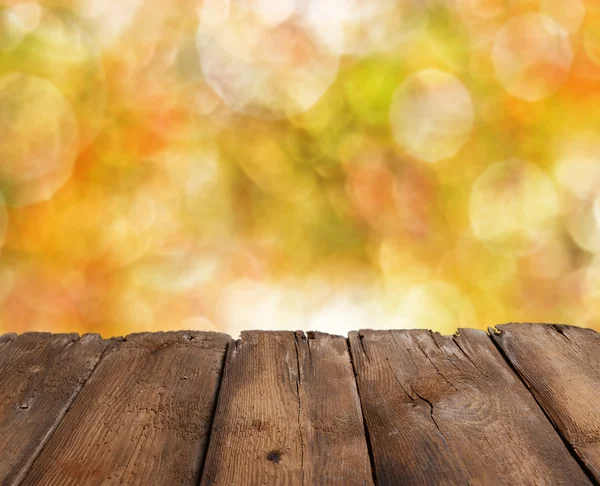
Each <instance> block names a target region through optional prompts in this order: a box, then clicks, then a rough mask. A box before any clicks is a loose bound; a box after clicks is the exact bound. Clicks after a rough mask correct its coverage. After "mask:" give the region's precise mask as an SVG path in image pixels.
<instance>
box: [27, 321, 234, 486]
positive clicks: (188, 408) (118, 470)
mask: <svg viewBox="0 0 600 486" xmlns="http://www.w3.org/2000/svg"><path fill="white" fill-rule="evenodd" d="M229 342H230V338H229V337H228V336H226V335H224V334H216V333H195V332H186V333H183V332H180V333H156V334H148V333H145V334H134V335H131V336H128V337H127V338H126V340H125V342H123V343H121V344H120V345H119V346H115V347H114V348H113V349H109V350H108V351H107V353H106V355H105V356H104V358H103V360H102V362H101V363H100V364H99V365H98V368H97V369H96V371H95V373H94V374H93V375H92V377H91V378H90V379H89V380H88V382H87V384H86V386H85V387H84V388H83V390H82V391H81V393H80V394H79V396H78V397H77V399H76V400H75V402H74V403H73V405H72V407H71V409H70V410H69V413H68V414H67V415H66V416H65V418H64V420H63V421H62V422H61V424H60V425H59V427H58V428H57V430H56V431H55V433H54V434H53V435H52V437H51V438H50V439H49V440H48V442H47V444H46V446H45V448H44V449H43V451H42V452H41V454H40V455H39V457H38V458H37V459H36V460H35V462H34V463H33V465H32V467H31V470H30V471H29V473H28V474H27V476H26V477H25V480H24V482H23V484H24V485H28V484H30V485H34V484H35V485H40V484H43V485H61V486H62V485H78V486H79V485H111V484H139V485H154V484H159V485H160V484H166V485H185V484H190V485H192V484H193V485H195V484H197V483H198V480H199V475H200V470H201V463H202V460H203V456H204V452H205V446H206V443H207V439H208V434H209V431H210V423H211V420H212V414H213V405H214V402H215V398H216V393H217V388H218V384H219V381H220V375H221V371H222V363H223V357H224V355H225V351H226V348H227V345H228V343H229Z"/></svg>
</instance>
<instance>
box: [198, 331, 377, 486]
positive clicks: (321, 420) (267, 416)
mask: <svg viewBox="0 0 600 486" xmlns="http://www.w3.org/2000/svg"><path fill="white" fill-rule="evenodd" d="M201 484H203V485H223V486H230V485H232V484H235V485H236V486H237V485H240V486H241V485H258V484H261V485H262V484H266V485H314V484H319V485H327V484H338V485H344V486H345V485H370V484H373V483H372V473H371V467H370V462H369V456H368V450H367V445H366V440H365V435H364V428H363V423H362V416H361V411H360V402H359V399H358V396H357V391H356V384H355V379H354V372H353V370H352V365H351V362H350V357H349V354H348V348H347V342H346V340H345V339H344V338H342V337H338V336H329V335H326V334H321V333H309V334H308V336H305V335H304V334H303V333H301V332H297V333H292V332H244V333H242V338H241V339H240V340H238V341H236V343H235V345H232V346H231V347H230V350H229V353H228V356H227V362H226V366H225V373H224V377H223V383H222V388H221V393H220V397H219V405H218V407H217V413H216V415H215V418H214V422H213V431H212V435H211V441H210V447H209V451H208V455H207V459H206V465H205V470H204V475H203V478H202V483H201Z"/></svg>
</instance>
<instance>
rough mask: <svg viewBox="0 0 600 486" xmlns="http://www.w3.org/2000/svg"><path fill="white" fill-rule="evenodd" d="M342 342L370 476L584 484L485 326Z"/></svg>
mask: <svg viewBox="0 0 600 486" xmlns="http://www.w3.org/2000/svg"><path fill="white" fill-rule="evenodd" d="M350 345H351V351H352V356H353V360H354V363H355V366H356V371H357V380H358V387H359V392H360V396H361V400H362V404H363V412H364V415H365V420H366V425H367V429H368V433H369V437H370V440H371V447H372V450H373V457H374V462H375V471H376V477H377V482H378V484H380V485H397V484H478V485H479V484H481V485H487V484H531V485H561V484H562V485H583V484H589V481H588V479H587V477H586V475H585V473H584V472H583V471H582V469H581V468H580V467H579V465H578V464H577V462H576V460H575V459H574V458H573V456H572V455H571V454H570V452H569V451H568V449H567V447H566V446H565V445H564V444H563V442H562V441H561V439H560V437H559V436H558V434H557V433H556V431H555V430H554V428H553V427H552V425H551V423H550V422H549V421H548V419H547V418H546V417H545V415H544V414H543V412H542V411H541V410H540V409H539V407H538V406H537V404H536V402H535V400H534V399H533V397H532V396H531V394H530V393H529V392H528V390H527V389H526V387H525V386H524V385H523V384H522V382H521V381H520V380H519V379H518V377H517V376H516V375H515V374H514V373H513V372H512V370H511V369H510V367H509V366H508V364H507V363H506V362H505V361H504V359H503V358H502V357H501V355H500V353H499V352H498V350H497V349H496V348H495V346H494V344H493V343H492V341H491V340H490V338H489V336H488V335H487V334H486V333H485V332H483V331H474V330H461V331H460V335H459V336H456V337H452V336H449V337H442V336H440V335H439V334H437V333H431V332H428V331H362V332H358V333H357V332H354V333H351V334H350Z"/></svg>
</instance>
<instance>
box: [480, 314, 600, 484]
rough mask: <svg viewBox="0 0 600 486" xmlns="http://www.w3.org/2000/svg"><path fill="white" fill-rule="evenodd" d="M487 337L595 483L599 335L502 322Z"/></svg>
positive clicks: (599, 467)
mask: <svg viewBox="0 0 600 486" xmlns="http://www.w3.org/2000/svg"><path fill="white" fill-rule="evenodd" d="M490 334H491V336H492V337H493V339H494V340H495V341H496V343H497V344H498V345H499V346H500V348H501V349H502V351H503V352H504V354H505V356H506V357H507V358H508V360H509V361H510V362H511V363H512V365H513V366H514V367H515V369H516V370H517V371H518V373H519V374H520V375H521V377H522V378H523V380H524V381H525V383H526V384H527V386H528V387H529V389H530V390H531V392H532V393H533V395H534V396H535V397H536V399H537V401H538V402H539V404H540V405H541V406H542V407H543V408H544V410H545V411H546V413H547V414H548V416H549V417H550V419H551V420H552V422H553V423H554V424H555V426H556V428H557V429H558V430H559V432H560V433H561V435H562V436H563V437H564V438H565V440H566V441H567V442H568V443H569V444H570V445H571V446H572V448H573V450H574V451H575V453H576V454H578V456H579V457H580V458H581V461H582V462H583V463H584V464H585V466H586V467H587V469H588V470H589V471H590V473H591V474H593V476H594V477H595V478H596V480H597V481H599V482H600V334H598V333H597V332H594V331H592V330H591V329H582V328H577V327H571V326H561V325H548V324H532V325H525V324H505V325H501V326H498V331H494V330H492V329H491V330H490Z"/></svg>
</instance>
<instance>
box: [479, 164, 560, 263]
mask: <svg viewBox="0 0 600 486" xmlns="http://www.w3.org/2000/svg"><path fill="white" fill-rule="evenodd" d="M558 211H559V201H558V196H557V193H556V189H555V187H554V183H553V182H552V179H550V177H548V175H547V174H546V173H545V172H544V171H543V170H541V169H540V168H539V167H538V166H536V165H535V164H533V163H531V162H528V161H525V160H521V159H516V158H514V159H509V160H505V161H502V162H497V163H494V164H492V165H490V166H489V167H488V168H487V169H486V170H485V171H484V172H483V173H482V174H481V175H480V176H479V177H478V178H477V180H476V181H475V183H474V184H473V186H472V190H471V195H470V199H469V217H470V222H471V230H472V231H473V234H474V236H475V237H476V238H478V239H479V240H481V241H483V242H485V243H488V244H490V245H491V247H492V248H494V249H497V250H499V251H503V252H509V253H515V254H527V253H530V252H532V251H534V250H535V249H537V248H538V247H539V245H540V244H542V243H543V242H544V241H545V240H546V239H547V237H548V232H549V230H550V229H551V223H552V222H553V220H554V218H555V217H556V216H557V215H558Z"/></svg>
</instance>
